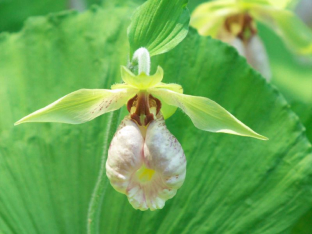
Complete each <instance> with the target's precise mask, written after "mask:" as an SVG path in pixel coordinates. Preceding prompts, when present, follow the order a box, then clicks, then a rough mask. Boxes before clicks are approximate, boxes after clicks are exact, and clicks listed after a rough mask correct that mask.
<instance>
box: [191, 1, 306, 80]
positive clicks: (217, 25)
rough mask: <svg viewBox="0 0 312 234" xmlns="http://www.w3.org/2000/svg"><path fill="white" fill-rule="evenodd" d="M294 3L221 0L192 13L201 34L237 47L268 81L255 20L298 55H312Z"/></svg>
mask: <svg viewBox="0 0 312 234" xmlns="http://www.w3.org/2000/svg"><path fill="white" fill-rule="evenodd" d="M290 3H291V0H279V1H276V0H218V1H211V2H208V3H203V4H201V5H200V6H198V7H197V8H196V9H195V11H194V12H193V14H192V18H191V25H192V26H193V27H194V28H196V29H197V30H198V32H199V34H201V35H204V36H208V35H209V36H211V37H213V38H217V39H220V40H222V41H224V42H227V43H229V44H231V45H232V46H234V47H235V48H236V49H237V50H238V52H239V53H240V54H241V55H243V56H245V57H246V59H247V61H248V62H249V64H250V65H252V66H253V67H254V68H255V69H256V70H258V71H259V72H260V73H262V75H263V76H264V77H265V78H267V79H268V80H269V79H270V77H271V72H270V67H269V63H268V59H267V55H266V51H265V48H264V47H263V44H262V42H261V40H260V38H259V37H258V36H257V27H256V23H255V21H258V22H261V23H263V24H265V25H266V26H267V27H269V28H271V29H273V30H274V31H275V32H276V33H277V34H278V35H279V36H280V37H281V38H282V39H283V40H284V42H285V43H286V45H288V47H289V48H290V49H291V50H293V51H294V52H295V53H298V54H302V55H307V54H312V32H311V30H309V28H308V27H306V25H305V24H304V23H303V22H301V20H300V19H299V18H298V17H297V16H295V14H293V13H292V12H291V11H289V10H287V9H285V8H286V7H287V6H288V5H289V4H290Z"/></svg>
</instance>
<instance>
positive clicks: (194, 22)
mask: <svg viewBox="0 0 312 234" xmlns="http://www.w3.org/2000/svg"><path fill="white" fill-rule="evenodd" d="M240 11H241V10H240V6H239V5H238V4H237V3H236V2H235V1H233V0H225V1H212V2H208V3H203V4H201V5H199V6H198V7H197V8H196V9H195V10H194V12H193V13H192V17H191V22H190V25H191V26H192V27H194V28H196V29H197V30H198V33H199V34H201V35H203V36H208V35H209V36H211V37H214V38H216V37H218V34H219V33H220V30H221V29H222V28H223V24H224V21H225V19H226V18H227V17H228V16H230V15H234V14H237V13H239V12H240Z"/></svg>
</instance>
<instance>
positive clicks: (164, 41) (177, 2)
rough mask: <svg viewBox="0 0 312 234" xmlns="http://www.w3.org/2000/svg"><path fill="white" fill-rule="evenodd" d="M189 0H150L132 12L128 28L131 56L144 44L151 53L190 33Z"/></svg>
mask: <svg viewBox="0 0 312 234" xmlns="http://www.w3.org/2000/svg"><path fill="white" fill-rule="evenodd" d="M187 2H188V0H149V1H147V2H145V3H144V4H143V5H141V6H140V7H139V8H138V9H137V10H136V11H135V13H134V14H133V16H132V21H131V25H130V26H129V28H128V39H129V42H130V47H131V56H132V54H133V53H134V51H135V50H137V49H139V48H140V47H145V48H147V49H148V50H149V52H150V55H151V56H153V55H157V54H162V53H165V52H167V51H169V50H171V49H173V48H174V47H175V46H176V45H178V44H179V43H180V42H181V41H182V40H183V39H184V38H185V36H186V35H187V32H188V25H189V21H190V15H189V11H188V9H187V8H186V5H187Z"/></svg>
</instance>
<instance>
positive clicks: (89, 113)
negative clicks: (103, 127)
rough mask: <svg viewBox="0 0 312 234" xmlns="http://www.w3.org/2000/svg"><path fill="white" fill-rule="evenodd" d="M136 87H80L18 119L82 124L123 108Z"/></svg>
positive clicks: (20, 121) (22, 121) (21, 121)
mask: <svg viewBox="0 0 312 234" xmlns="http://www.w3.org/2000/svg"><path fill="white" fill-rule="evenodd" d="M135 94H136V90H135V89H116V90H107V89H80V90H77V91H75V92H72V93H70V94H68V95H66V96H64V97H62V98H60V99H58V100H57V101H55V102H53V103H52V104H50V105H48V106H46V107H44V108H42V109H40V110H37V111H35V112H33V113H32V114H30V115H27V116H26V117H24V118H22V119H21V120H19V121H17V122H16V123H15V125H18V124H21V123H26V122H59V123H69V124H80V123H84V122H87V121H90V120H92V119H94V118H96V117H98V116H99V115H102V114H104V113H107V112H110V111H114V110H117V109H119V108H121V107H122V106H123V105H124V104H125V103H126V102H127V101H128V100H129V99H130V98H131V97H133V96H134V95H135Z"/></svg>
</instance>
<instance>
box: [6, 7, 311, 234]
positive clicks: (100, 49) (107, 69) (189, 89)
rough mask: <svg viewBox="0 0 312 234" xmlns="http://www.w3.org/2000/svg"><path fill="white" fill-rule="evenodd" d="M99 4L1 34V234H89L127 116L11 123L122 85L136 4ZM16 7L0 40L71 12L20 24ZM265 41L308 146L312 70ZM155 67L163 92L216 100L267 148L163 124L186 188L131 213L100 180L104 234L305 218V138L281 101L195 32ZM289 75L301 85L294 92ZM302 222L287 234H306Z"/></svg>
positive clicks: (279, 225) (235, 229)
mask: <svg viewBox="0 0 312 234" xmlns="http://www.w3.org/2000/svg"><path fill="white" fill-rule="evenodd" d="M190 3H191V7H192V6H193V5H195V4H194V1H193V2H192V1H191V2H190ZM1 4H3V2H0V6H1ZM11 4H13V3H11ZM14 4H17V5H18V4H19V3H18V2H14ZM103 4H104V10H103V9H102V8H98V7H93V8H92V9H91V10H89V11H87V12H85V13H83V14H78V13H75V12H72V13H59V14H52V15H50V16H48V17H37V18H31V19H29V20H27V21H26V23H25V26H24V28H23V29H22V31H21V32H19V33H14V34H7V33H3V34H1V35H0V51H1V52H0V100H1V107H0V108H1V113H4V114H2V115H1V116H0V129H1V131H0V168H1V170H0V178H1V182H0V188H1V194H0V232H3V233H84V232H85V230H86V221H87V218H86V216H87V209H88V204H89V200H90V197H91V194H92V191H93V188H94V185H95V182H96V178H97V175H98V171H99V166H100V159H101V156H102V154H103V153H105V152H106V151H107V142H109V140H110V139H109V138H111V134H112V133H109V132H107V129H108V128H107V126H108V125H111V126H112V128H113V129H114V128H116V127H117V126H118V124H119V122H120V121H121V119H122V118H123V113H125V111H120V112H118V113H117V115H116V114H115V115H114V116H113V115H111V114H108V115H106V116H102V117H99V118H97V119H96V120H94V121H92V122H90V123H86V124H83V125H78V126H77V125H62V124H49V123H47V124H28V125H22V126H19V127H13V123H14V122H15V121H16V120H18V119H19V118H20V117H22V116H24V115H25V114H28V113H30V112H32V111H34V110H36V109H38V108H40V107H43V106H45V105H46V104H48V103H51V102H52V101H54V100H56V99H57V98H59V97H61V96H63V95H65V94H67V93H69V92H72V91H75V90H77V89H80V88H109V87H110V85H112V84H114V83H115V82H119V81H120V76H119V65H121V64H126V62H127V59H128V52H129V45H128V42H127V40H126V28H127V26H128V25H129V23H130V16H131V14H132V12H133V10H134V6H135V4H134V3H128V2H127V3H126V2H117V1H116V2H105V3H103ZM192 4H193V5H192ZM17 5H15V8H16V6H17ZM116 5H117V8H114V9H113V8H111V7H112V6H116ZM11 6H12V8H10V7H7V8H1V7H0V9H1V10H0V11H3V12H7V16H6V15H5V14H2V15H4V16H5V17H6V19H7V20H6V21H5V23H4V24H3V25H2V26H1V30H2V31H7V30H9V31H16V30H18V29H19V28H20V26H21V24H22V21H23V20H24V18H25V17H27V16H29V15H36V14H40V15H41V14H46V13H48V12H50V11H51V12H53V11H59V10H62V9H66V8H68V7H67V5H66V4H64V1H63V2H61V1H60V2H59V3H58V2H57V1H54V2H53V6H55V7H52V5H51V4H48V3H47V5H45V6H44V7H42V8H40V10H38V9H39V6H40V4H36V3H34V5H33V6H32V4H28V5H27V7H29V8H27V7H26V5H25V7H24V11H25V12H27V13H25V14H21V15H19V16H18V17H17V16H14V14H10V13H9V12H10V11H12V10H11V9H14V7H13V6H14V5H11ZM34 6H36V10H34V9H35V8H34ZM47 6H49V8H47ZM37 7H38V8H37ZM26 8H27V9H28V10H27V9H26ZM1 17H2V16H1ZM108 19H109V20H108ZM263 37H264V38H265V43H266V46H267V47H268V48H269V53H270V58H271V63H272V68H273V75H274V79H273V82H274V84H276V85H277V86H278V87H279V88H280V89H281V90H282V91H283V93H284V94H285V96H286V97H287V98H288V100H290V101H291V102H292V103H296V104H294V105H293V106H292V108H293V109H294V110H295V111H296V112H297V113H298V114H299V116H300V118H301V120H302V121H303V123H304V124H305V126H306V127H308V132H307V133H308V136H309V137H311V131H310V128H309V126H311V123H312V120H311V115H309V114H308V113H312V112H308V111H306V108H307V107H308V108H309V107H310V108H311V103H310V100H311V99H310V97H311V96H309V95H310V93H309V89H308V87H309V86H308V85H309V84H310V82H311V78H309V77H311V76H309V75H310V74H312V70H311V68H309V67H306V68H302V66H303V65H300V64H297V63H295V60H294V59H293V56H292V55H290V54H289V53H288V52H287V51H286V49H285V48H284V47H283V46H276V45H277V44H278V45H280V43H279V39H278V38H276V37H275V36H274V35H272V34H270V33H269V32H267V31H265V29H263ZM281 53H282V54H283V58H284V59H283V60H281V59H280V54H281ZM153 65H161V66H162V67H163V68H164V70H165V82H176V83H180V84H182V85H183V87H184V89H185V93H188V94H192V95H201V96H206V97H209V98H211V99H213V100H215V101H217V102H218V103H219V104H221V105H222V106H224V107H225V108H226V109H228V110H229V111H230V112H231V113H233V114H234V115H235V116H237V117H238V118H239V119H241V120H242V121H243V122H245V123H246V124H247V125H249V126H250V127H252V128H253V129H255V130H256V131H258V132H260V133H261V134H263V135H266V136H268V137H269V138H270V141H268V142H262V141H257V140H254V139H247V138H242V137H237V136H228V135H222V134H212V133H206V132H202V131H199V130H197V129H195V127H194V126H193V125H192V123H191V121H190V120H189V119H188V118H187V117H186V116H185V115H184V114H183V113H181V112H177V113H176V114H175V115H174V116H173V117H172V118H170V119H169V120H168V121H167V125H168V128H169V129H170V131H172V133H173V134H174V135H175V136H176V137H177V138H178V140H179V141H180V142H181V144H182V146H183V148H184V150H185V153H186V155H187V159H188V169H187V173H188V174H187V179H186V181H185V184H184V185H183V187H182V188H181V189H180V190H179V191H178V194H177V196H176V197H175V198H173V199H172V200H170V201H168V202H167V204H166V206H165V209H163V210H161V211H156V212H144V213H143V212H140V211H135V210H133V209H132V207H131V206H130V205H129V204H128V201H127V200H126V197H125V196H123V195H121V194H118V193H117V192H116V191H114V190H113V189H112V188H111V186H110V185H109V182H108V181H107V182H106V186H107V187H106V193H105V199H104V202H103V207H102V214H101V219H100V220H101V222H100V223H101V229H100V230H101V233H150V232H155V233H166V232H167V233H285V232H286V231H287V230H288V229H289V228H290V227H291V225H293V224H295V223H296V222H297V220H298V219H299V217H301V216H302V215H303V214H304V213H306V212H307V211H308V209H309V207H311V188H312V184H311V172H312V167H311V163H312V155H311V146H310V143H309V142H308V141H307V139H306V138H305V133H304V129H303V127H302V125H301V124H300V123H299V121H298V117H297V116H296V115H295V114H294V113H293V112H292V111H291V110H290V109H289V105H288V104H287V102H286V101H285V99H284V98H283V97H282V95H281V94H280V93H279V92H278V91H277V90H276V89H275V88H273V87H271V86H270V85H268V84H266V83H265V81H264V80H263V78H262V77H260V75H258V74H257V73H256V72H255V71H253V70H251V69H250V68H249V66H248V65H247V64H246V62H245V60H244V59H242V58H240V57H239V56H238V55H237V53H236V52H235V51H234V49H232V48H230V47H228V46H226V45H224V44H222V43H220V42H217V41H215V40H211V39H209V38H200V37H199V36H198V35H197V33H196V32H195V31H194V30H191V32H190V34H189V36H188V37H187V39H186V40H185V41H184V42H183V43H182V44H181V45H179V46H178V47H177V48H176V49H174V50H173V51H171V52H170V53H168V54H165V55H162V56H158V57H155V58H154V59H153ZM283 67H287V69H288V70H285V69H283ZM290 70H291V71H290ZM298 71H299V72H298ZM294 74H295V76H297V77H298V79H299V80H300V81H302V79H304V82H297V80H295V79H294V78H293V76H294ZM250 87H252V88H250ZM298 90H299V91H300V92H299V93H300V95H297V94H299V93H298ZM116 116H117V117H118V118H116ZM107 139H108V141H107ZM310 139H311V138H310ZM103 146H104V149H103ZM194 146H195V147H194ZM307 217H308V218H309V214H307V215H306V216H305V217H304V218H303V221H299V223H298V225H297V226H296V227H295V229H294V230H295V232H294V233H299V230H300V231H302V233H306V232H305V231H306V230H307V229H308V228H309V226H306V222H305V221H304V220H305V219H307ZM120 224H122V225H120Z"/></svg>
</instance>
